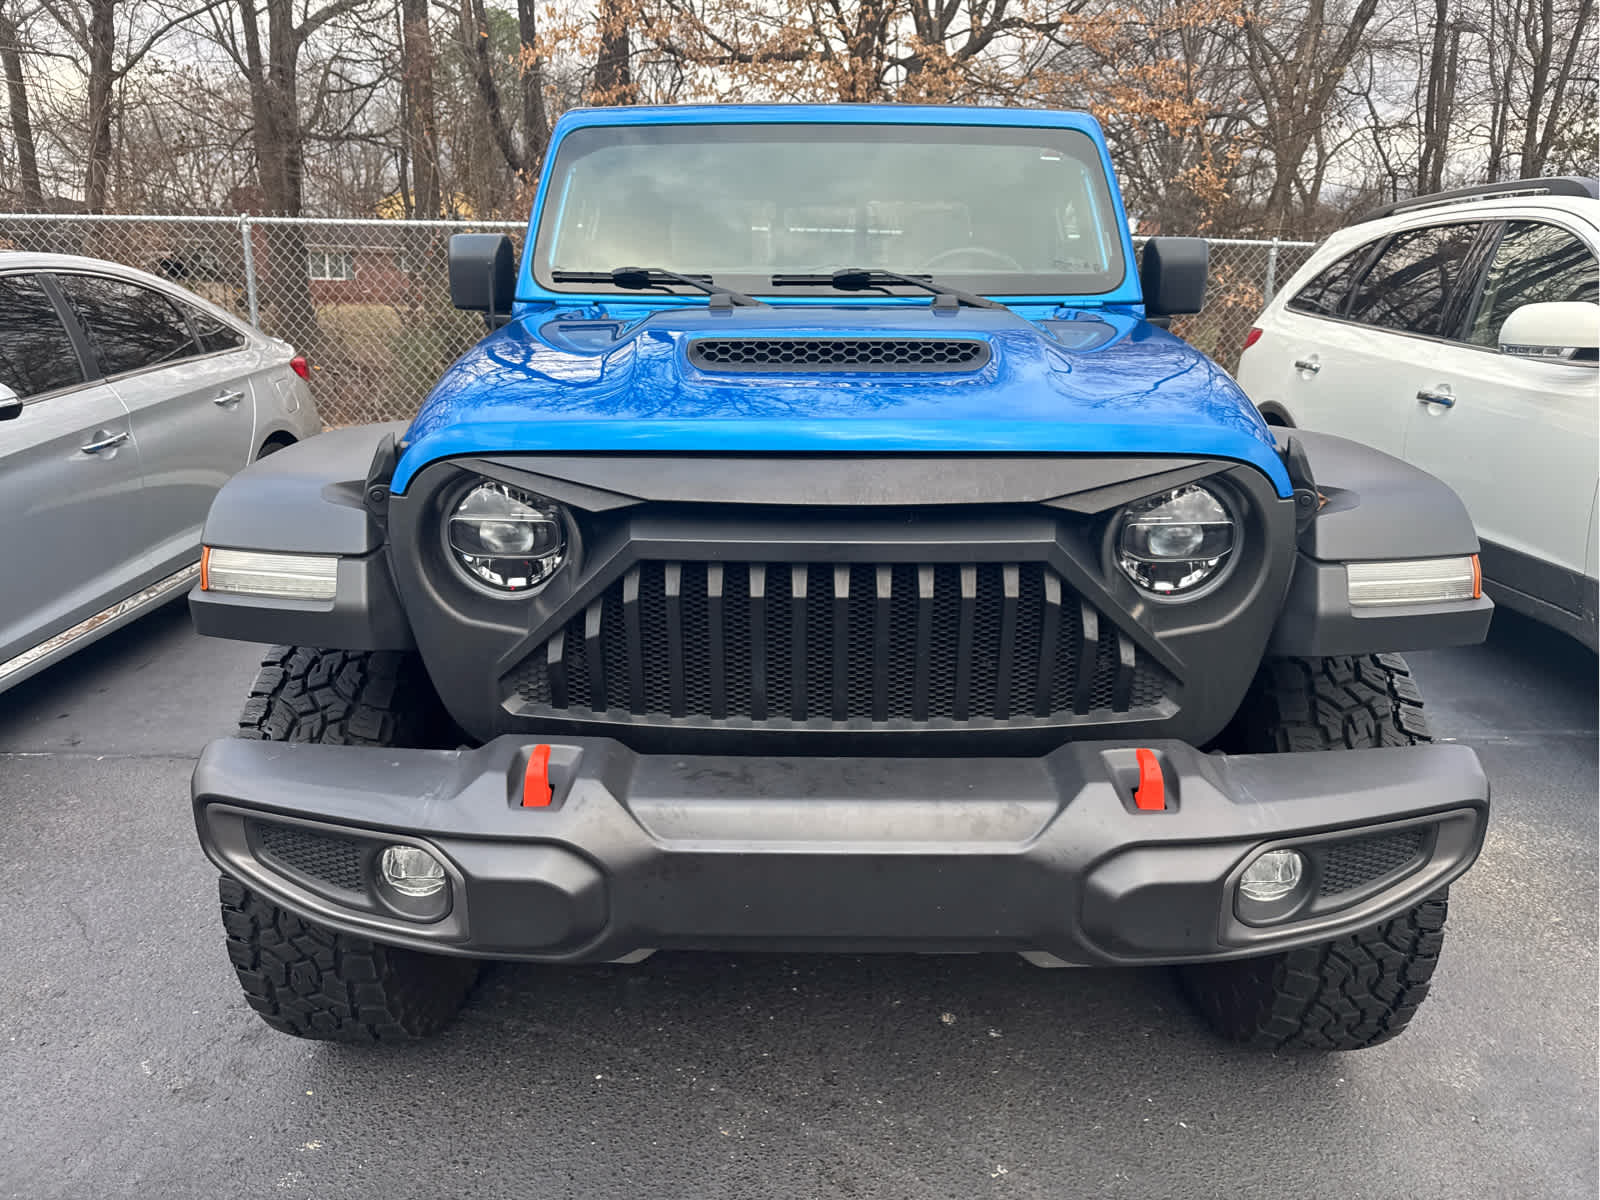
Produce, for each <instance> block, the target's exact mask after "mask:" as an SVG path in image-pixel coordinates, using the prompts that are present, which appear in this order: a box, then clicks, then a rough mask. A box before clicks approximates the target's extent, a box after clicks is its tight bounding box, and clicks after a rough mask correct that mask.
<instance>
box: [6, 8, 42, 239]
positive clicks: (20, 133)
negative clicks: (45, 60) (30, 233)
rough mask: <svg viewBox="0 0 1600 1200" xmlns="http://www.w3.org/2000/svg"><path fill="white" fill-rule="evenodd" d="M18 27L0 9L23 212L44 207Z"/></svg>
mask: <svg viewBox="0 0 1600 1200" xmlns="http://www.w3.org/2000/svg"><path fill="white" fill-rule="evenodd" d="M19 40H20V39H19V31H18V29H17V26H16V23H15V22H13V21H12V20H11V16H10V14H9V13H5V12H0V66H3V67H4V69H5V75H6V95H7V99H8V100H9V102H10V108H11V136H12V138H13V140H15V142H16V143H17V173H18V175H19V176H20V180H21V184H22V209H23V211H24V212H41V211H43V209H44V189H43V188H42V187H41V186H40V184H39V158H38V154H37V153H36V152H35V150H34V145H33V120H32V118H31V117H30V116H29V114H28V84H27V81H26V80H25V79H24V78H23V77H22V48H21V46H20V45H19Z"/></svg>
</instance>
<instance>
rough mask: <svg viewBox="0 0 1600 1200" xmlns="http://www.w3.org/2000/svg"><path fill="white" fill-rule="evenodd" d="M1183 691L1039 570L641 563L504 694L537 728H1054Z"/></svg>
mask: <svg viewBox="0 0 1600 1200" xmlns="http://www.w3.org/2000/svg"><path fill="white" fill-rule="evenodd" d="M1172 683H1173V680H1172V678H1171V676H1170V675H1168V674H1167V672H1166V671H1165V670H1164V669H1162V668H1161V667H1160V666H1159V665H1158V664H1156V663H1155V662H1154V661H1153V660H1151V659H1150V658H1149V657H1148V656H1147V655H1146V654H1145V652H1144V651H1143V650H1141V649H1139V648H1138V647H1137V646H1136V645H1135V644H1134V643H1133V641H1132V640H1131V639H1130V638H1129V637H1128V636H1127V635H1126V634H1125V633H1123V632H1122V631H1120V630H1119V629H1117V627H1115V626H1114V625H1112V623H1111V622H1110V621H1107V620H1106V619H1104V618H1103V617H1102V616H1100V615H1099V614H1098V613H1097V612H1096V611H1095V610H1094V609H1092V608H1090V607H1089V606H1087V605H1086V604H1084V603H1083V602H1082V601H1081V600H1080V599H1079V598H1078V597H1077V596H1076V595H1075V594H1073V593H1072V592H1071V590H1070V589H1068V588H1067V587H1066V585H1065V583H1064V582H1063V581H1062V580H1061V579H1060V577H1058V576H1056V575H1055V574H1054V572H1052V571H1050V570H1049V569H1048V568H1047V567H1045V566H1044V565H1043V564H1041V563H1012V564H1001V563H978V564H966V565H962V564H956V563H941V564H937V565H921V566H919V565H916V564H909V563H895V564H874V563H852V564H848V565H839V566H835V565H832V564H816V563H813V564H805V565H791V564H747V563H729V564H719V563H704V562H662V561H652V562H645V563H641V564H639V565H638V566H636V567H634V568H632V569H631V570H630V571H629V573H628V574H627V575H626V576H624V577H623V578H621V579H619V580H617V581H616V582H614V583H613V584H612V585H611V586H610V587H609V588H607V589H606V590H605V591H604V592H603V593H602V594H601V595H600V596H599V597H597V598H596V599H594V600H593V601H591V603H590V604H589V606H588V607H587V608H586V609H585V610H584V611H583V612H580V613H579V614H578V615H577V616H575V617H573V618H572V620H571V621H569V622H568V623H567V624H566V626H565V627H564V628H563V629H562V630H561V631H560V632H559V633H558V634H557V635H556V636H555V637H553V638H551V639H550V641H549V642H547V643H546V644H545V645H544V646H543V647H541V648H540V649H539V650H536V651H535V652H534V653H533V654H532V655H530V656H529V658H528V659H526V660H525V661H524V662H523V663H522V664H521V666H519V667H518V668H516V669H515V670H514V671H513V672H512V673H511V674H510V675H509V676H508V679H507V685H508V686H507V691H508V692H509V700H508V703H509V704H510V705H511V706H512V707H513V708H514V709H518V710H520V711H522V712H524V713H539V712H548V711H557V712H561V711H565V712H567V713H569V714H570V715H574V716H582V717H584V718H585V719H597V718H598V719H606V714H608V713H609V714H610V719H620V720H626V719H628V716H629V715H646V714H659V715H668V716H673V717H711V718H713V719H726V718H730V717H732V718H747V719H750V720H753V721H757V722H790V721H803V720H815V719H818V718H822V719H828V720H832V721H855V720H862V719H866V720H876V721H891V720H892V721H912V722H925V721H929V720H934V719H947V720H955V721H967V720H971V719H974V718H997V719H1004V720H1015V719H1028V718H1030V717H1031V718H1035V719H1051V718H1059V717H1060V716H1061V715H1062V714H1071V715H1072V716H1075V717H1076V716H1084V715H1087V714H1090V713H1100V714H1105V713H1108V712H1112V713H1125V712H1129V711H1132V710H1138V709H1149V708H1152V707H1155V706H1157V705H1159V704H1161V703H1162V701H1163V700H1164V699H1165V698H1166V696H1167V695H1168V692H1169V690H1170V687H1171V684H1172Z"/></svg>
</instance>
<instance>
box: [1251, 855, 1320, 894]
mask: <svg viewBox="0 0 1600 1200" xmlns="http://www.w3.org/2000/svg"><path fill="white" fill-rule="evenodd" d="M1305 875H1306V860H1305V855H1303V854H1301V853H1300V851H1298V850H1268V851H1267V852H1266V853H1265V854H1258V855H1257V856H1256V857H1255V859H1254V860H1253V861H1252V862H1251V863H1250V865H1249V866H1248V867H1246V868H1245V869H1244V874H1243V875H1241V876H1240V877H1239V894H1240V895H1241V896H1243V897H1244V898H1245V899H1246V900H1253V901H1255V902H1256V903H1257V904H1277V903H1278V902H1279V901H1281V900H1283V899H1285V898H1286V897H1288V896H1292V895H1293V894H1294V893H1295V892H1296V891H1297V890H1298V889H1299V887H1300V883H1301V881H1302V880H1303V879H1304V878H1305Z"/></svg>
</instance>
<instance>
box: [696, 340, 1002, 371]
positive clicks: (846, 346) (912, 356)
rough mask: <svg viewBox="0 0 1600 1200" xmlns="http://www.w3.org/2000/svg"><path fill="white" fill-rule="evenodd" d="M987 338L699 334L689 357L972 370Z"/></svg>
mask: <svg viewBox="0 0 1600 1200" xmlns="http://www.w3.org/2000/svg"><path fill="white" fill-rule="evenodd" d="M988 361H989V343H988V342H986V341H980V340H978V339H973V338H927V337H925V338H882V337H837V338H823V337H793V338H770V337H738V338H699V339H696V340H695V341H693V342H691V343H690V344H689V362H690V363H691V364H692V365H694V366H696V367H698V368H700V369H701V370H702V371H732V372H746V371H766V372H794V373H800V372H808V371H906V372H924V373H926V372H955V371H976V370H977V369H978V368H980V367H982V366H983V365H984V364H985V363H987V362H988Z"/></svg>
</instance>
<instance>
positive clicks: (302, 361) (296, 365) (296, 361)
mask: <svg viewBox="0 0 1600 1200" xmlns="http://www.w3.org/2000/svg"><path fill="white" fill-rule="evenodd" d="M1255 332H1256V333H1260V332H1261V331H1260V330H1259V329H1258V330H1256V331H1255ZM289 366H290V368H291V369H292V370H293V371H294V373H295V374H296V375H298V376H300V378H301V379H310V378H311V364H310V363H308V362H307V361H306V356H305V355H304V354H296V355H295V356H294V357H293V358H291V359H290V360H289Z"/></svg>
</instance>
